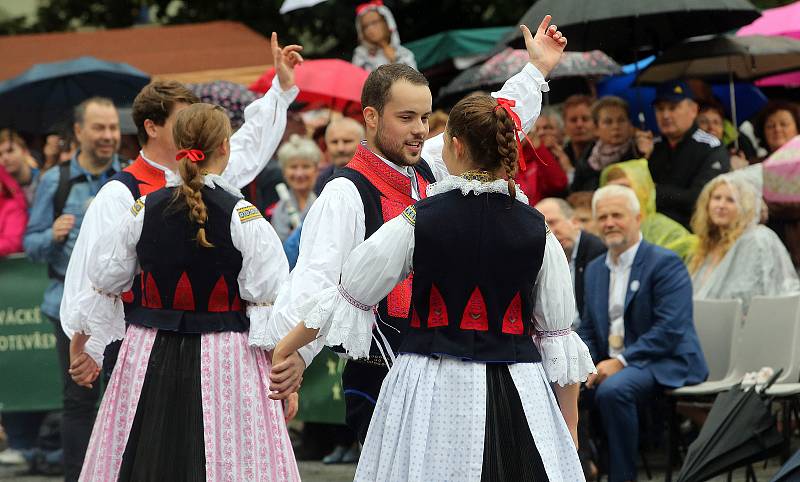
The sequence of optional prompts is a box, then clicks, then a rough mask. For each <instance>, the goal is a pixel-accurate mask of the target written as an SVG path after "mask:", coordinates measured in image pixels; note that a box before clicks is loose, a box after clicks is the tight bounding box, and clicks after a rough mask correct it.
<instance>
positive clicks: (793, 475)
mask: <svg viewBox="0 0 800 482" xmlns="http://www.w3.org/2000/svg"><path fill="white" fill-rule="evenodd" d="M793 480H800V450H798V451H797V452H795V453H794V455H792V458H790V459H789V460H787V461H786V463H785V464H783V467H781V470H779V471H778V473H777V474H775V477H773V478H772V480H770V482H792V481H793Z"/></svg>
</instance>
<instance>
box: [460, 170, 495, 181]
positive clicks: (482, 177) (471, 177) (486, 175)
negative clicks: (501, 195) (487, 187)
mask: <svg viewBox="0 0 800 482" xmlns="http://www.w3.org/2000/svg"><path fill="white" fill-rule="evenodd" d="M461 177H463V178H464V179H466V180H467V181H480V182H492V181H496V180H497V178H496V177H495V176H494V174H492V173H490V172H487V171H482V170H480V169H472V170H469V171H466V172H464V173H462V174H461Z"/></svg>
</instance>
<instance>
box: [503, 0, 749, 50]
mask: <svg viewBox="0 0 800 482" xmlns="http://www.w3.org/2000/svg"><path fill="white" fill-rule="evenodd" d="M546 14H550V15H552V16H553V21H554V23H556V25H558V29H559V30H560V31H561V32H563V33H564V35H566V37H567V38H568V39H569V48H570V49H571V50H572V49H574V50H583V51H587V50H594V49H599V50H602V51H603V52H605V53H607V54H608V55H610V56H611V57H613V58H615V59H617V60H621V61H628V60H636V59H635V56H636V52H637V50H640V49H641V48H642V47H650V48H651V49H655V50H658V49H664V48H666V47H669V46H670V45H672V44H675V43H678V42H680V41H681V40H683V39H685V38H689V37H694V36H697V35H706V34H715V33H722V32H727V31H729V30H732V29H735V28H737V27H741V26H743V25H747V24H748V23H750V22H752V21H753V20H755V19H756V18H758V16H759V13H758V10H757V9H756V8H755V7H754V6H753V5H752V4H751V3H750V2H748V1H747V0H670V1H664V2H657V1H647V2H642V1H638V2H637V1H631V0H595V1H590V2H587V1H586V0H538V1H537V2H535V3H534V4H533V6H531V8H529V9H528V11H527V12H525V15H523V17H522V19H521V20H520V22H519V23H522V24H525V25H529V26H530V25H533V26H535V25H538V24H539V22H540V21H541V19H542V18H543V17H544V16H545V15H546ZM505 43H506V44H508V45H511V46H512V47H516V48H521V47H523V39H522V34H521V32H520V31H519V29H514V31H513V32H511V33H510V34H509V36H507V37H506V39H505Z"/></svg>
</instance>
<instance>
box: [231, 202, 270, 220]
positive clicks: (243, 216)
mask: <svg viewBox="0 0 800 482" xmlns="http://www.w3.org/2000/svg"><path fill="white" fill-rule="evenodd" d="M236 212H237V213H238V214H239V221H240V222H241V223H242V224H244V223H246V222H247V221H252V220H254V219H258V218H262V219H263V216H262V215H261V211H259V210H258V208H257V207H255V206H252V205H251V206H244V207H241V208H239V209H237V210H236Z"/></svg>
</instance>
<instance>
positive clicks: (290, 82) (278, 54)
mask: <svg viewBox="0 0 800 482" xmlns="http://www.w3.org/2000/svg"><path fill="white" fill-rule="evenodd" d="M270 42H271V44H272V61H273V62H274V63H275V75H277V76H278V82H280V84H281V89H283V90H286V89H291V88H292V87H294V68H295V67H296V66H298V65H300V64H302V63H303V56H302V55H300V51H302V50H303V47H302V46H301V45H287V46H286V47H283V48H281V46H280V45H279V44H278V34H277V33H275V32H272V39H271V40H270Z"/></svg>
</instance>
